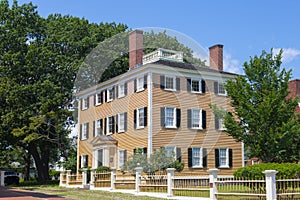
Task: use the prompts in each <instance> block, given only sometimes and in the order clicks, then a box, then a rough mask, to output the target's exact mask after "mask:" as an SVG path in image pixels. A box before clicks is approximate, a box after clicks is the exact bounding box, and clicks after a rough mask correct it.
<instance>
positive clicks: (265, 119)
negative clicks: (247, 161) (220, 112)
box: [225, 51, 300, 162]
mask: <svg viewBox="0 0 300 200" xmlns="http://www.w3.org/2000/svg"><path fill="white" fill-rule="evenodd" d="M281 55H282V51H280V53H279V54H278V55H276V56H274V55H273V54H272V52H271V53H267V52H265V51H263V52H262V54H261V56H259V57H258V56H254V57H253V58H251V59H250V61H249V63H247V62H245V63H244V72H245V76H238V77H237V78H235V79H234V80H229V81H228V82H227V83H226V85H225V88H226V90H227V92H228V95H229V96H230V98H231V104H232V106H233V107H234V112H232V113H228V114H227V115H226V117H225V127H226V132H227V133H228V135H230V136H232V137H234V138H235V139H236V140H237V141H242V142H244V144H245V146H246V147H247V148H248V149H249V156H250V157H258V158H260V159H261V160H262V161H263V162H294V161H297V160H299V156H300V155H299V149H300V126H299V123H298V121H297V120H296V118H295V113H294V111H295V108H296V106H297V102H298V100H297V99H292V98H287V96H288V94H289V91H288V82H289V80H290V78H291V71H286V70H285V69H281V68H280V66H281Z"/></svg>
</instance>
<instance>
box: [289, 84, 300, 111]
mask: <svg viewBox="0 0 300 200" xmlns="http://www.w3.org/2000/svg"><path fill="white" fill-rule="evenodd" d="M288 90H289V91H290V93H289V94H288V96H287V99H289V98H295V97H300V80H299V79H295V80H291V81H289V84H288ZM299 106H300V105H298V106H297V108H296V110H295V112H297V113H300V107H299Z"/></svg>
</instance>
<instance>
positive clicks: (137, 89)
mask: <svg viewBox="0 0 300 200" xmlns="http://www.w3.org/2000/svg"><path fill="white" fill-rule="evenodd" d="M140 79H141V80H140ZM144 81H145V77H144V76H140V77H137V79H136V92H140V91H143V90H145V88H144ZM140 82H141V84H142V86H141V87H139V86H140Z"/></svg>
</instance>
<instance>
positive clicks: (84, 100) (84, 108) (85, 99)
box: [82, 97, 89, 110]
mask: <svg viewBox="0 0 300 200" xmlns="http://www.w3.org/2000/svg"><path fill="white" fill-rule="evenodd" d="M88 100H89V98H88V97H86V98H83V99H82V110H86V109H88V106H87V104H88Z"/></svg>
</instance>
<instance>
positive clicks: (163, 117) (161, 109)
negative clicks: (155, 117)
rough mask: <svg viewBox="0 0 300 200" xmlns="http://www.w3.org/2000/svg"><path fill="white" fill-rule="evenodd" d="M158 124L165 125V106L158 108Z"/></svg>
mask: <svg viewBox="0 0 300 200" xmlns="http://www.w3.org/2000/svg"><path fill="white" fill-rule="evenodd" d="M160 125H161V126H162V127H165V107H161V108H160Z"/></svg>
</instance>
